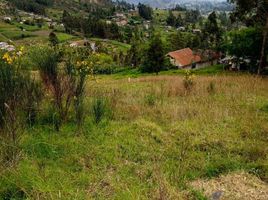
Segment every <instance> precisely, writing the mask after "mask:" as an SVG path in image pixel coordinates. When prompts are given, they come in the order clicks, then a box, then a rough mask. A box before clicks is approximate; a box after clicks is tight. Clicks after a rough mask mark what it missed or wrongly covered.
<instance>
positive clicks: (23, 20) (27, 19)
mask: <svg viewBox="0 0 268 200" xmlns="http://www.w3.org/2000/svg"><path fill="white" fill-rule="evenodd" d="M21 16H23V17H21ZM17 18H18V19H19V23H20V24H29V23H34V22H43V23H46V24H47V25H48V27H50V28H54V27H56V26H60V27H63V28H64V24H62V23H61V24H60V23H58V22H55V21H53V20H52V19H50V18H49V17H45V16H42V15H37V14H34V13H27V12H24V11H20V12H19V14H18V17H17ZM18 19H17V20H18ZM3 20H4V21H5V22H6V23H11V22H12V20H13V19H12V18H11V17H9V16H5V17H3Z"/></svg>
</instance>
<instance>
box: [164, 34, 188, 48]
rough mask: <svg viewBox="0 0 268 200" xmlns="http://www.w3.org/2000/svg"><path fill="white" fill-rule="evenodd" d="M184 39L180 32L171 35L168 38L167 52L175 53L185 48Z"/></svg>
mask: <svg viewBox="0 0 268 200" xmlns="http://www.w3.org/2000/svg"><path fill="white" fill-rule="evenodd" d="M186 42H187V41H186V38H185V37H184V36H183V34H182V33H181V32H180V31H177V32H176V33H172V34H171V35H170V37H169V38H168V45H169V46H168V50H169V51H175V50H179V49H183V48H185V47H186Z"/></svg>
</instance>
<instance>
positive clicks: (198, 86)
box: [0, 67, 268, 199]
mask: <svg viewBox="0 0 268 200" xmlns="http://www.w3.org/2000/svg"><path fill="white" fill-rule="evenodd" d="M216 69H218V67H215V68H213V70H215V71H216ZM204 71H205V69H202V70H200V71H199V73H200V74H202V73H204ZM208 71H209V73H211V72H210V70H206V71H205V72H208ZM201 72H202V73H201ZM133 73H134V72H133ZM126 77H127V76H125V78H123V76H122V78H121V79H119V80H116V79H115V78H116V77H115V75H113V76H100V77H97V81H92V80H88V84H87V87H86V106H85V112H86V121H85V124H84V127H83V128H82V132H80V134H77V129H76V126H75V123H74V121H73V119H72V118H70V120H69V121H68V122H67V123H65V124H64V126H63V127H62V129H61V131H60V132H55V131H54V129H53V125H52V124H49V123H48V121H47V120H45V119H46V117H47V116H48V111H47V110H45V109H42V112H41V113H40V114H39V121H38V124H37V125H35V126H34V127H32V128H28V129H27V130H26V131H25V134H23V137H22V138H21V141H20V148H21V154H20V155H21V156H20V160H19V161H18V163H17V165H16V166H14V167H9V168H4V167H2V168H1V165H0V176H1V178H0V199H1V198H11V197H13V199H23V198H25V199H26V198H27V199H38V198H39V199H46V198H48V199H59V198H62V199H159V198H164V199H206V198H205V197H204V195H203V194H202V193H201V192H200V191H195V190H193V188H191V187H189V186H188V184H187V183H188V182H190V181H192V180H196V179H199V178H212V177H217V176H219V175H221V174H226V173H229V172H231V171H236V170H245V171H247V172H250V173H254V174H255V175H257V176H259V177H260V178H262V179H263V180H266V181H267V180H268V169H267V142H268V141H267V133H268V126H267V120H268V112H267V109H266V107H267V105H268V89H267V88H268V87H267V86H268V80H267V79H261V78H255V77H251V76H248V75H237V76H228V75H225V74H221V75H214V76H205V75H202V76H201V75H200V76H199V75H198V76H197V77H196V78H194V88H193V89H192V90H191V91H188V92H186V91H185V88H184V87H183V77H182V76H169V75H163V76H154V75H150V76H139V77H138V78H136V79H134V78H131V80H130V82H129V81H128V79H127V78H126ZM211 82H213V83H214V85H215V88H214V92H213V93H211V92H209V91H208V89H207V88H208V86H209V85H210V83H211ZM96 94H98V96H102V97H103V98H105V99H106V100H107V101H106V103H107V104H106V106H105V109H107V112H106V113H107V114H105V115H104V116H103V117H102V120H101V121H100V122H99V123H98V124H96V123H95V122H94V117H93V115H92V112H91V108H92V106H93V105H92V103H94V98H95V96H96ZM2 148H3V147H2ZM12 195H13V196H12Z"/></svg>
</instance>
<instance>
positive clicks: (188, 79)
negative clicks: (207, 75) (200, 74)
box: [183, 70, 194, 92]
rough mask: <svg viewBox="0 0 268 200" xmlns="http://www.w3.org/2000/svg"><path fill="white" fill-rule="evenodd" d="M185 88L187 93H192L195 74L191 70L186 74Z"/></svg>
mask: <svg viewBox="0 0 268 200" xmlns="http://www.w3.org/2000/svg"><path fill="white" fill-rule="evenodd" d="M183 86H184V88H185V90H186V92H191V91H192V89H193V87H194V74H193V73H192V72H191V71H190V70H186V72H185V76H184V79H183Z"/></svg>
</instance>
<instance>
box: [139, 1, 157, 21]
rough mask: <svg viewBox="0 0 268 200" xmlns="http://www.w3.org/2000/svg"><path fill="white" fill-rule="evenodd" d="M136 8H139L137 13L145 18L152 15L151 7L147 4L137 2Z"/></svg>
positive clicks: (150, 17)
mask: <svg viewBox="0 0 268 200" xmlns="http://www.w3.org/2000/svg"><path fill="white" fill-rule="evenodd" d="M138 10H139V15H140V16H141V17H142V18H144V19H146V20H151V19H152V18H153V17H152V15H153V9H152V8H151V7H149V6H146V5H144V4H141V3H139V5H138Z"/></svg>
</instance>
